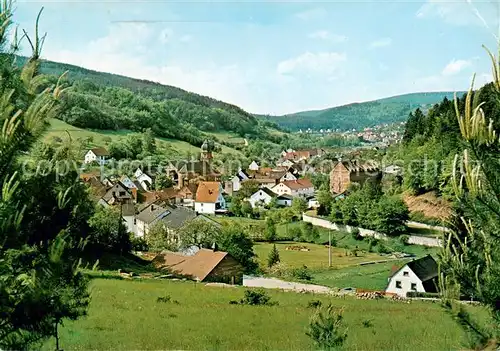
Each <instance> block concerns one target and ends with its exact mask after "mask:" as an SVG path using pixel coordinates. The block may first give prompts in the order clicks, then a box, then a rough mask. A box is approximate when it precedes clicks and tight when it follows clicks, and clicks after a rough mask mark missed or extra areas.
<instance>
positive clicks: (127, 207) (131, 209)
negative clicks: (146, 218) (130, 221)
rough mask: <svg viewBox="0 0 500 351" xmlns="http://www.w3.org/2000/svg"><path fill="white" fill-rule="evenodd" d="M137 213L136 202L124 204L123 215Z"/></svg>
mask: <svg viewBox="0 0 500 351" xmlns="http://www.w3.org/2000/svg"><path fill="white" fill-rule="evenodd" d="M133 215H135V205H134V204H130V203H129V204H123V205H122V216H133Z"/></svg>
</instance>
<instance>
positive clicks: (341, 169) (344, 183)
mask: <svg viewBox="0 0 500 351" xmlns="http://www.w3.org/2000/svg"><path fill="white" fill-rule="evenodd" d="M350 183H351V178H350V172H349V170H348V169H347V168H346V167H345V166H344V165H343V164H342V163H341V162H339V163H337V165H336V166H335V167H334V168H333V169H332V171H331V172H330V191H331V192H332V193H333V194H341V193H343V192H344V191H346V190H347V188H348V187H349V184H350Z"/></svg>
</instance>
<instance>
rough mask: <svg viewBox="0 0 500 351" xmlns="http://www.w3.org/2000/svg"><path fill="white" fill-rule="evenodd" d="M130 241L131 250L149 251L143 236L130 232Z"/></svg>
mask: <svg viewBox="0 0 500 351" xmlns="http://www.w3.org/2000/svg"><path fill="white" fill-rule="evenodd" d="M130 243H131V244H132V251H141V252H142V251H149V248H148V243H147V242H146V240H144V238H141V237H137V236H135V235H133V234H132V235H131V236H130Z"/></svg>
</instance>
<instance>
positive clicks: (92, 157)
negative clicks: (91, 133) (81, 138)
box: [84, 147, 109, 165]
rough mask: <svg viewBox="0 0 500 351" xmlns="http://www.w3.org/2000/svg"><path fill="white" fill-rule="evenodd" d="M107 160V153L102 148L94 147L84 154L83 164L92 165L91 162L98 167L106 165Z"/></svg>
mask: <svg viewBox="0 0 500 351" xmlns="http://www.w3.org/2000/svg"><path fill="white" fill-rule="evenodd" d="M108 158H109V152H108V150H106V149H105V148H103V147H96V148H93V149H90V150H89V151H87V153H86V154H85V161H84V162H85V163H92V162H97V163H99V164H100V165H103V164H105V163H106V161H107V160H108Z"/></svg>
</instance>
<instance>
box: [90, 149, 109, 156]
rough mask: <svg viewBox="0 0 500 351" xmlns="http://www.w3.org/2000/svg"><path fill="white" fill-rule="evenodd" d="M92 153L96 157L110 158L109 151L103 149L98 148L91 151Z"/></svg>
mask: <svg viewBox="0 0 500 351" xmlns="http://www.w3.org/2000/svg"><path fill="white" fill-rule="evenodd" d="M90 151H92V152H93V153H94V155H96V156H109V152H108V150H106V149H105V148H103V147H96V148H93V149H90Z"/></svg>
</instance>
